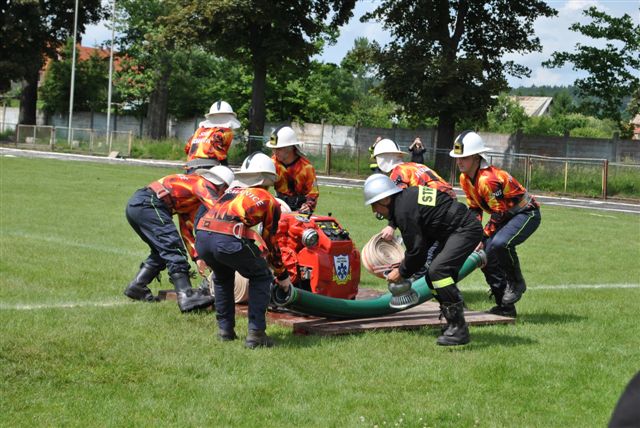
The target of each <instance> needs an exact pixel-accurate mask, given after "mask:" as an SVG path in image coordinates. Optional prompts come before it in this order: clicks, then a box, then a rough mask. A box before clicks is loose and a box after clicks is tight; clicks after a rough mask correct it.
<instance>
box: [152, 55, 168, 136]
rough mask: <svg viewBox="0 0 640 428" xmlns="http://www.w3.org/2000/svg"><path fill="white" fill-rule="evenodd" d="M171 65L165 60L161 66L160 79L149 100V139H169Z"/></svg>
mask: <svg viewBox="0 0 640 428" xmlns="http://www.w3.org/2000/svg"><path fill="white" fill-rule="evenodd" d="M170 76H171V63H170V62H169V61H168V60H165V61H164V62H163V64H162V65H161V73H160V78H159V79H158V81H157V82H156V87H155V88H154V89H153V92H151V97H150V98H149V110H148V111H147V133H148V134H149V138H151V139H153V140H160V139H162V138H166V137H167V110H168V106H169V77H170Z"/></svg>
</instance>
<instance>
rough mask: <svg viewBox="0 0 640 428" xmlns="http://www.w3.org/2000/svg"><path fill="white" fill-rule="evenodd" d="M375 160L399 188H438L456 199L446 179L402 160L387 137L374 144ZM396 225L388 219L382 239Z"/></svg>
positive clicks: (430, 257)
mask: <svg viewBox="0 0 640 428" xmlns="http://www.w3.org/2000/svg"><path fill="white" fill-rule="evenodd" d="M374 153H375V154H376V156H375V158H376V162H377V163H378V168H380V170H381V171H382V172H384V173H388V174H389V178H391V181H393V182H394V183H395V185H396V186H398V187H399V188H401V189H406V188H407V187H412V186H427V187H431V188H433V189H436V190H440V191H441V192H443V193H446V194H447V195H449V196H451V198H452V199H453V200H458V198H457V197H456V193H455V192H454V191H453V187H452V186H451V184H449V183H448V182H447V181H446V180H444V179H443V178H442V177H440V175H438V173H437V172H435V171H434V170H432V169H431V168H429V167H428V166H426V165H422V164H419V163H415V162H404V161H403V156H404V155H405V154H406V153H405V152H403V151H401V150H400V148H399V147H398V145H397V144H396V143H395V142H394V141H392V140H389V139H384V140H381V141H379V142H378V143H377V144H376V147H375V152H374ZM395 230H396V225H395V224H394V222H393V219H389V221H388V224H387V226H386V227H384V228H383V229H382V230H381V231H380V233H381V234H382V235H381V237H382V239H386V240H388V241H389V240H391V239H393V236H394V234H395ZM439 248H440V243H439V242H438V241H434V243H433V245H432V246H431V248H429V253H428V256H427V262H426V264H427V266H428V265H429V263H431V261H432V260H433V258H434V257H435V256H436V255H437V254H438V249H439ZM427 266H425V268H424V269H422V270H420V271H419V272H418V273H417V274H416V275H417V276H423V275H424V274H425V272H426V269H427Z"/></svg>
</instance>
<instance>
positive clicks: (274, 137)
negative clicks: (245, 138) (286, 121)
mask: <svg viewBox="0 0 640 428" xmlns="http://www.w3.org/2000/svg"><path fill="white" fill-rule="evenodd" d="M266 146H267V147H268V148H270V149H272V150H273V156H271V159H272V160H273V163H274V164H275V166H276V174H277V176H278V178H277V179H276V183H275V189H276V196H277V197H278V198H279V199H282V200H283V201H285V202H286V203H287V205H289V207H291V210H292V211H298V212H300V213H303V214H311V213H312V212H313V211H314V210H315V209H316V204H317V203H318V195H319V191H318V184H317V182H316V170H315V168H314V167H313V165H312V164H311V162H310V161H309V159H307V158H306V157H305V156H304V154H303V153H302V151H301V150H300V142H299V141H298V139H297V137H296V133H295V131H294V130H293V129H292V128H291V127H290V126H281V127H279V128H277V129H276V130H274V131H273V132H272V133H271V138H270V140H269V141H268V142H267V143H266Z"/></svg>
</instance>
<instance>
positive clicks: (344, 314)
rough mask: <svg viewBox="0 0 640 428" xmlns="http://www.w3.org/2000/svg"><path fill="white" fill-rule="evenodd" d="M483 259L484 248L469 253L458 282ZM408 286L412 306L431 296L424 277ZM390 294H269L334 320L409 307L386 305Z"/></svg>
mask: <svg viewBox="0 0 640 428" xmlns="http://www.w3.org/2000/svg"><path fill="white" fill-rule="evenodd" d="M485 262H486V255H485V253H484V251H478V252H473V253H471V255H470V256H469V257H468V258H467V260H466V261H465V262H464V265H462V268H460V271H459V272H458V281H461V280H462V279H463V278H465V277H466V276H467V275H469V274H470V273H471V272H473V270H474V269H476V268H477V267H480V266H482V265H483V264H484V263H485ZM411 289H412V290H414V291H415V292H416V293H417V294H418V300H417V303H416V304H415V305H413V306H416V305H419V304H421V303H424V302H426V301H427V300H429V299H431V298H432V297H433V295H432V294H431V290H430V289H429V286H428V285H427V281H426V280H425V278H424V277H422V278H420V279H418V280H417V281H414V282H413V283H412V284H411ZM392 297H393V296H392V294H391V293H386V294H383V295H382V296H380V297H377V298H375V299H364V300H347V299H337V298H335V297H327V296H323V295H321V294H313V293H311V292H309V291H305V290H301V289H299V288H296V287H289V291H288V292H284V291H283V290H282V289H281V288H280V287H273V289H272V293H271V301H272V302H273V303H275V305H276V306H278V307H281V308H287V309H291V310H294V311H297V312H302V313H304V314H308V315H315V316H319V317H326V318H335V319H353V318H373V317H379V316H383V315H388V314H392V313H395V312H400V311H402V310H405V309H408V308H409V307H411V306H409V307H406V308H404V309H398V308H393V307H391V306H389V304H390V303H391V299H392Z"/></svg>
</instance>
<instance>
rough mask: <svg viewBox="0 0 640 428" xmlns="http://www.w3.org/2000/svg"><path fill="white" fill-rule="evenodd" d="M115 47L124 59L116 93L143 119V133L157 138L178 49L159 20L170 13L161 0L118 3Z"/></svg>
mask: <svg viewBox="0 0 640 428" xmlns="http://www.w3.org/2000/svg"><path fill="white" fill-rule="evenodd" d="M116 5H117V8H118V12H117V13H118V15H117V17H118V21H117V28H118V33H119V34H120V36H119V37H118V44H119V45H120V46H121V51H122V52H121V53H122V55H123V56H124V57H125V59H124V60H123V61H122V69H121V70H120V72H119V73H118V84H117V87H118V92H119V94H120V96H121V97H122V99H123V101H124V102H125V103H126V104H128V106H129V108H131V107H132V106H133V110H134V111H135V112H136V113H137V115H140V116H141V115H144V114H146V116H147V133H148V135H149V137H150V138H153V139H160V138H164V137H166V134H167V116H168V105H169V81H170V79H171V76H172V73H173V71H174V70H175V69H176V68H178V67H180V65H179V64H178V63H177V60H176V56H177V52H178V50H179V49H178V48H179V46H177V44H176V41H175V38H174V37H172V35H171V32H170V31H169V30H168V29H167V28H166V25H163V23H162V18H163V17H164V16H166V15H168V14H171V13H172V11H173V10H172V9H171V7H170V5H168V4H167V2H164V1H162V0H145V1H138V0H119V1H118V3H116Z"/></svg>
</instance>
